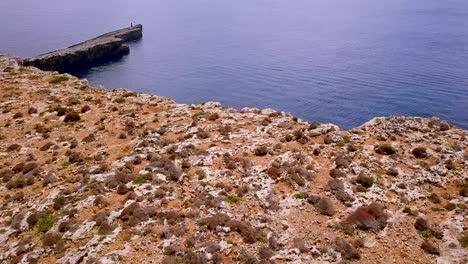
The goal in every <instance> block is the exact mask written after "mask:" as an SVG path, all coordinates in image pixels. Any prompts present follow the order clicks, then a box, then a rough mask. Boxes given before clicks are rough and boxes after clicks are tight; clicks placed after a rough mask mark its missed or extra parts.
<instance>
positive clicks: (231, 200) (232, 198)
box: [224, 195, 241, 205]
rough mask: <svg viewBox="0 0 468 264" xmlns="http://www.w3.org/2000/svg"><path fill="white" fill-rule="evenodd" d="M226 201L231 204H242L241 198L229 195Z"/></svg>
mask: <svg viewBox="0 0 468 264" xmlns="http://www.w3.org/2000/svg"><path fill="white" fill-rule="evenodd" d="M224 201H225V202H226V203H229V204H235V205H239V204H240V202H241V198H240V197H239V196H236V195H228V196H226V198H224Z"/></svg>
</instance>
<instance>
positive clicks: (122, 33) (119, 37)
mask: <svg viewBox="0 0 468 264" xmlns="http://www.w3.org/2000/svg"><path fill="white" fill-rule="evenodd" d="M142 36H143V26H142V25H136V26H133V27H129V28H124V29H120V30H116V31H113V32H109V33H107V34H104V35H101V36H98V37H96V38H94V39H91V40H87V41H84V42H82V43H79V44H76V45H73V46H70V47H68V48H65V49H61V50H57V51H53V52H49V53H46V54H43V55H39V56H36V57H33V58H28V59H25V60H24V61H23V65H24V66H34V67H37V68H39V69H41V70H45V71H59V72H73V71H76V70H81V69H86V68H88V67H91V66H93V65H95V64H98V63H102V62H105V61H109V60H112V59H116V58H119V57H121V56H123V55H126V54H128V53H129V52H130V48H129V47H128V46H127V45H125V43H126V42H129V41H135V40H139V39H141V38H142Z"/></svg>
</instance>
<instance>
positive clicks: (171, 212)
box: [0, 56, 468, 264]
mask: <svg viewBox="0 0 468 264" xmlns="http://www.w3.org/2000/svg"><path fill="white" fill-rule="evenodd" d="M0 111H1V112H2V114H1V115H0V180H1V183H0V201H1V210H0V262H1V263H167V264H168V263H349V262H355V263H468V262H467V261H468V250H467V246H468V231H467V227H468V219H467V215H468V214H467V207H466V206H467V201H468V197H467V196H468V167H467V160H468V145H467V141H468V131H466V130H463V129H460V128H457V127H454V126H452V125H450V124H448V123H447V122H445V121H442V120H439V119H437V118H412V117H386V118H375V119H373V120H371V121H369V122H367V123H365V124H363V125H362V126H360V127H357V128H355V129H351V130H341V129H339V128H338V127H337V126H335V125H333V124H319V123H316V122H315V123H307V122H304V121H302V120H300V119H298V118H296V117H294V116H292V115H290V114H287V113H282V112H277V111H275V110H271V109H263V110H260V109H253V108H245V109H242V110H236V109H230V108H226V107H223V106H221V105H220V104H218V103H213V102H208V103H203V104H193V105H186V104H177V103H175V102H174V101H172V100H170V99H167V98H163V97H159V96H151V95H144V94H138V93H134V92H130V91H127V90H124V89H118V90H112V91H108V90H105V89H103V88H102V87H92V86H90V85H89V84H88V83H87V81H85V80H79V79H77V78H75V77H72V76H70V75H59V74H57V73H54V72H43V71H40V70H38V69H36V68H33V67H21V66H19V65H18V63H17V62H16V61H15V60H14V59H12V58H10V57H6V56H1V57H0Z"/></svg>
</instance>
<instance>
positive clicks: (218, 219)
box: [198, 213, 231, 230]
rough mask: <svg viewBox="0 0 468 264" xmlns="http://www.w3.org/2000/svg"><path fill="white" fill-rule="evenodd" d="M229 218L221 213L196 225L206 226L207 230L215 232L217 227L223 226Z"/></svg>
mask: <svg viewBox="0 0 468 264" xmlns="http://www.w3.org/2000/svg"><path fill="white" fill-rule="evenodd" d="M230 220H231V218H230V217H229V216H228V215H226V214H223V213H218V214H216V215H213V216H210V217H207V218H204V219H201V220H200V222H199V223H198V224H199V225H202V226H206V227H207V228H208V229H209V230H215V229H216V227H217V226H225V225H226V223H227V222H229V221H230Z"/></svg>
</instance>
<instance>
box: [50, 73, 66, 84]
mask: <svg viewBox="0 0 468 264" xmlns="http://www.w3.org/2000/svg"><path fill="white" fill-rule="evenodd" d="M69 79H70V78H68V77H67V76H63V75H62V76H57V77H54V78H52V79H51V80H50V81H49V83H50V84H58V83H61V82H65V81H68V80H69Z"/></svg>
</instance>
